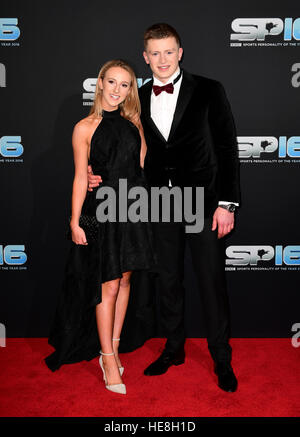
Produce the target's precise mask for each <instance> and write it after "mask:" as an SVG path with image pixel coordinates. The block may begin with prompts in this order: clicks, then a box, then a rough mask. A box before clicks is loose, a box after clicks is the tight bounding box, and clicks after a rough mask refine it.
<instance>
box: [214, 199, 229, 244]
mask: <svg viewBox="0 0 300 437" xmlns="http://www.w3.org/2000/svg"><path fill="white" fill-rule="evenodd" d="M217 227H218V238H222V237H224V236H225V235H227V234H229V232H231V231H232V229H233V227H234V212H229V211H227V210H226V209H224V208H220V207H218V208H217V209H216V210H215V213H214V215H213V222H212V228H211V230H212V231H215V230H216V229H217Z"/></svg>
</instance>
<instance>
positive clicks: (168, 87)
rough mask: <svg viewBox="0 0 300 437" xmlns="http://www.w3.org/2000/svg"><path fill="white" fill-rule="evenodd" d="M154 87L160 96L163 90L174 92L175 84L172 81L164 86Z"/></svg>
mask: <svg viewBox="0 0 300 437" xmlns="http://www.w3.org/2000/svg"><path fill="white" fill-rule="evenodd" d="M152 89H153V92H154V94H155V95H156V96H158V95H159V94H160V93H161V92H162V91H166V92H167V93H168V94H173V92H174V86H173V84H172V83H167V85H163V86H158V85H153V87H152Z"/></svg>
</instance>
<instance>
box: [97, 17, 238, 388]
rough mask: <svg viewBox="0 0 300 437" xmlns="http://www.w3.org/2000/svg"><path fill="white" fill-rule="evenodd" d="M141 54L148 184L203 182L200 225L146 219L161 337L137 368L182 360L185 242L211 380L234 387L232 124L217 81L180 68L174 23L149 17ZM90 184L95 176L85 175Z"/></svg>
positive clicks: (161, 368)
mask: <svg viewBox="0 0 300 437" xmlns="http://www.w3.org/2000/svg"><path fill="white" fill-rule="evenodd" d="M143 55H144V59H145V61H146V63H147V64H149V66H150V68H151V70H152V73H153V80H152V81H151V82H148V83H147V84H145V85H144V86H143V87H142V88H141V89H140V100H141V107H142V114H141V121H142V125H143V128H144V134H145V139H146V143H147V147H148V149H147V155H146V159H145V167H144V168H145V173H146V176H147V180H148V182H149V185H150V186H159V187H162V186H169V187H170V186H179V187H181V188H183V187H185V186H186V187H188V186H193V187H196V186H198V187H204V213H205V220H204V228H203V230H202V232H200V233H185V226H184V223H178V222H175V221H171V222H169V223H154V224H153V227H154V234H155V241H156V245H157V256H158V265H159V268H160V271H159V297H160V309H161V315H160V317H161V324H162V327H163V328H164V331H165V333H166V338H167V342H166V344H165V348H164V351H163V353H162V354H161V355H160V357H159V358H158V359H157V360H156V361H154V362H153V363H152V364H150V365H149V366H148V367H147V368H146V369H145V371H144V374H145V375H149V376H153V375H160V374H163V373H165V372H166V371H167V370H168V368H169V367H170V366H172V365H179V364H182V363H184V360H185V353H184V342H185V333H184V289H183V285H182V283H183V270H184V268H183V266H184V245H185V242H187V243H188V244H189V246H190V249H191V255H192V261H193V267H194V270H195V273H196V276H197V280H198V284H199V289H200V292H201V297H202V301H203V308H204V312H205V317H206V327H207V342H208V348H209V351H210V353H211V356H212V358H213V360H214V363H215V373H216V374H217V376H218V385H219V387H220V388H221V389H223V390H225V391H227V392H233V391H235V390H236V388H237V380H236V377H235V375H234V372H233V369H232V367H231V347H230V345H229V309H228V301H227V292H226V284H225V272H224V246H223V243H222V240H221V238H222V237H224V236H225V235H227V234H228V233H229V232H230V231H231V230H232V229H233V227H234V210H235V207H236V206H237V205H238V202H239V170H238V168H239V166H238V154H237V143H236V131H235V126H234V121H233V117H232V114H231V110H230V106H229V103H228V100H227V98H226V95H225V92H224V89H223V86H222V85H221V84H220V83H219V82H217V81H215V80H211V79H208V78H204V77H202V76H195V75H191V74H189V73H188V72H186V71H185V70H183V71H182V70H180V67H179V62H180V60H181V58H182V55H183V49H182V47H181V43H180V38H179V35H178V33H177V31H176V30H175V29H174V28H173V27H171V26H170V25H168V24H165V23H159V24H154V25H153V26H151V27H150V28H148V29H147V30H146V32H145V34H144V53H143ZM89 181H90V187H93V186H97V185H98V183H97V182H98V179H97V178H95V177H94V178H93V177H92V176H90V178H89Z"/></svg>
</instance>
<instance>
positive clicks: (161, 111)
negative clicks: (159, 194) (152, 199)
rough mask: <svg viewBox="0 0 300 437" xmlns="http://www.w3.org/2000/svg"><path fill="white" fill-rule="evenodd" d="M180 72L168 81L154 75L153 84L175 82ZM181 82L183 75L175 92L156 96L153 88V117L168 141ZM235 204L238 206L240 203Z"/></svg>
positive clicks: (151, 111)
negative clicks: (164, 81)
mask: <svg viewBox="0 0 300 437" xmlns="http://www.w3.org/2000/svg"><path fill="white" fill-rule="evenodd" d="M179 73H180V69H179V68H178V69H177V70H176V71H175V73H174V74H173V75H172V76H171V77H170V78H169V80H168V82H167V83H163V82H161V81H160V80H158V79H157V78H156V77H153V85H158V86H164V85H167V84H168V83H173V81H174V79H176V77H177V76H178V75H179ZM181 82H182V75H181V77H180V79H179V80H178V81H177V82H176V83H175V84H174V92H173V93H172V94H169V93H167V92H166V91H162V92H161V93H160V94H159V95H158V96H156V95H155V94H154V92H153V90H152V93H151V102H150V114H151V118H152V120H153V121H154V123H155V124H156V127H157V128H158V130H159V131H160V133H161V134H162V136H163V137H164V139H165V140H166V141H168V138H169V134H170V130H171V126H172V122H173V117H174V113H175V108H176V104H177V99H178V94H179V90H180V86H181ZM171 186H172V184H171V181H169V187H171ZM230 203H234V202H227V201H220V202H219V205H222V204H223V205H228V204H230ZM234 204H235V205H236V206H238V203H234Z"/></svg>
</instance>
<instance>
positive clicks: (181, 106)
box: [141, 70, 196, 143]
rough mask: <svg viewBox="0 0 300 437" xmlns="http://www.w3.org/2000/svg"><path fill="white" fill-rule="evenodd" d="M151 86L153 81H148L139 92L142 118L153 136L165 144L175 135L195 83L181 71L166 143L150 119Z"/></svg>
mask: <svg viewBox="0 0 300 437" xmlns="http://www.w3.org/2000/svg"><path fill="white" fill-rule="evenodd" d="M152 84H153V80H151V81H149V82H148V83H147V84H146V85H144V87H143V90H141V91H142V94H141V95H142V99H141V103H142V111H143V117H144V119H145V120H146V122H147V123H148V124H149V125H150V127H151V129H152V130H153V131H154V132H155V134H156V135H158V137H159V138H160V140H161V141H163V142H164V143H167V142H170V141H172V138H173V136H174V135H175V133H176V129H177V127H178V126H179V124H180V121H181V119H182V117H183V114H184V112H185V110H186V107H187V105H188V103H189V101H190V99H191V97H192V95H193V91H194V88H195V86H196V81H195V80H194V78H193V76H192V75H191V74H189V73H187V72H186V71H184V70H183V77H182V83H181V87H180V91H179V95H178V99H177V104H176V108H175V112H174V117H173V122H172V125H171V130H170V134H169V138H168V141H166V140H165V138H164V137H163V135H162V134H161V133H160V131H159V129H158V128H157V127H156V124H155V123H154V121H153V120H152V118H151V114H150V104H151V92H152Z"/></svg>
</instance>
